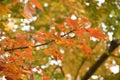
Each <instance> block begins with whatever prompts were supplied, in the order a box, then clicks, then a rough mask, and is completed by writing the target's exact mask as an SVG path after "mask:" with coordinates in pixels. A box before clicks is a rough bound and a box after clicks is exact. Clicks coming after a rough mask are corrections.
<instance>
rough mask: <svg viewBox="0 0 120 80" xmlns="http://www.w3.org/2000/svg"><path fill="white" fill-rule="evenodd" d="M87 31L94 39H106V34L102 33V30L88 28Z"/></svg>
mask: <svg viewBox="0 0 120 80" xmlns="http://www.w3.org/2000/svg"><path fill="white" fill-rule="evenodd" d="M87 31H88V33H89V34H90V35H91V36H92V37H95V38H98V39H102V38H105V37H106V35H105V34H104V33H102V32H101V31H100V30H97V29H95V28H88V29H87Z"/></svg>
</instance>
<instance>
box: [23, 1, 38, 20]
mask: <svg viewBox="0 0 120 80" xmlns="http://www.w3.org/2000/svg"><path fill="white" fill-rule="evenodd" d="M24 14H25V16H26V18H28V19H31V18H32V15H33V14H36V11H35V9H34V8H33V7H32V6H31V5H30V4H29V3H27V4H25V6H24ZM24 14H23V16H24Z"/></svg>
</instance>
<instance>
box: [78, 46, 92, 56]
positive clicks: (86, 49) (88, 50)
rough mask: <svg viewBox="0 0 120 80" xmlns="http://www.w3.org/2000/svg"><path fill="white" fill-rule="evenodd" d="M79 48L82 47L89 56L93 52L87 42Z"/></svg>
mask: <svg viewBox="0 0 120 80" xmlns="http://www.w3.org/2000/svg"><path fill="white" fill-rule="evenodd" d="M78 48H80V49H81V50H82V51H83V52H84V54H85V55H86V56H87V57H89V55H90V54H91V53H92V49H91V48H90V47H89V46H88V45H86V44H80V45H78Z"/></svg>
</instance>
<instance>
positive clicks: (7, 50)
mask: <svg viewBox="0 0 120 80" xmlns="http://www.w3.org/2000/svg"><path fill="white" fill-rule="evenodd" d="M73 31H75V30H71V31H69V32H68V33H66V34H64V35H61V37H64V36H66V35H68V34H69V33H72V32H73ZM52 42H55V40H51V41H48V42H45V43H43V44H38V45H35V46H31V47H33V48H35V47H38V46H43V45H47V44H49V43H52ZM26 48H29V46H24V47H17V48H12V49H5V50H4V51H14V50H18V49H26Z"/></svg>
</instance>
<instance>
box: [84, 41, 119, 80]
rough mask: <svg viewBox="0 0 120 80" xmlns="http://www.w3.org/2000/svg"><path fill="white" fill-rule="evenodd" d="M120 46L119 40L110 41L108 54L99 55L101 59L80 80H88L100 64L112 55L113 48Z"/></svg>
mask: <svg viewBox="0 0 120 80" xmlns="http://www.w3.org/2000/svg"><path fill="white" fill-rule="evenodd" d="M119 45H120V40H118V39H116V40H113V41H111V43H110V47H109V48H108V54H107V53H104V54H102V55H101V57H100V58H99V59H98V60H97V61H96V62H95V64H93V65H92V66H91V67H90V69H89V70H88V71H87V72H86V74H85V75H84V76H83V78H82V80H88V79H89V78H90V77H91V76H92V75H93V74H94V72H95V71H96V70H97V69H98V68H99V67H100V66H101V65H102V63H103V62H104V61H105V60H106V59H107V58H108V57H109V56H110V54H112V52H113V51H114V49H115V48H117V47H118V46H119Z"/></svg>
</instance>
